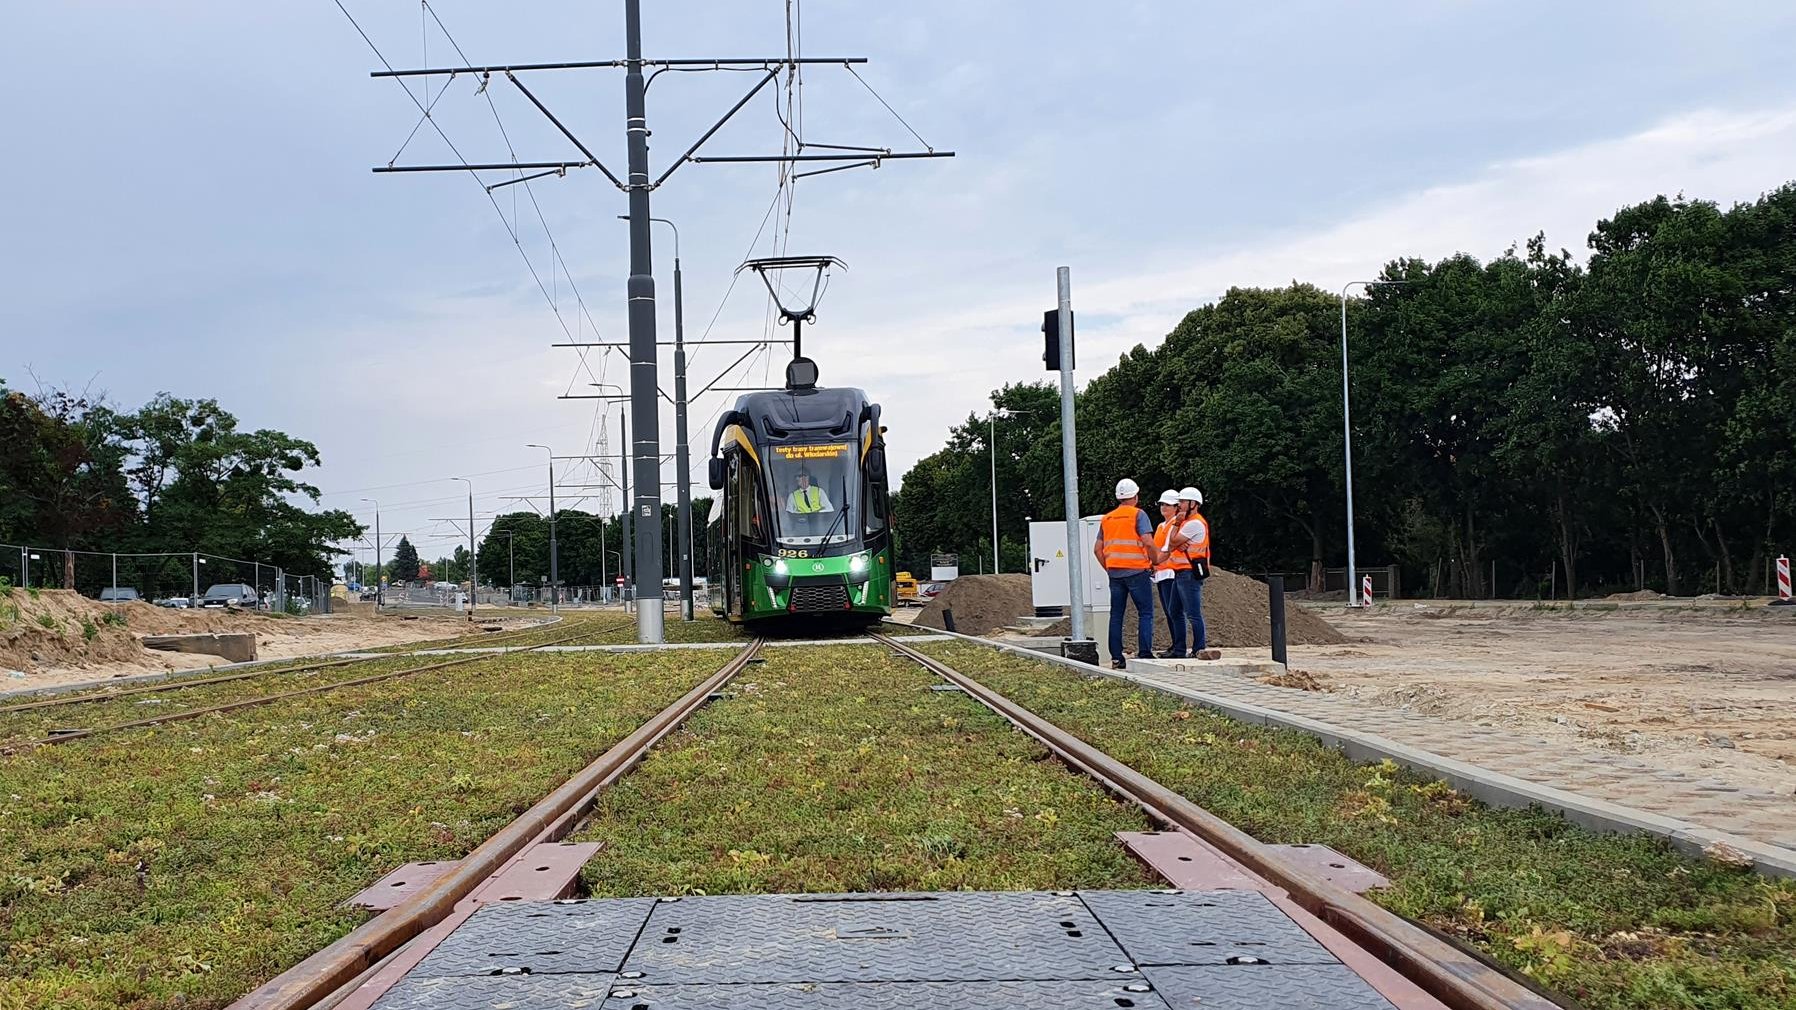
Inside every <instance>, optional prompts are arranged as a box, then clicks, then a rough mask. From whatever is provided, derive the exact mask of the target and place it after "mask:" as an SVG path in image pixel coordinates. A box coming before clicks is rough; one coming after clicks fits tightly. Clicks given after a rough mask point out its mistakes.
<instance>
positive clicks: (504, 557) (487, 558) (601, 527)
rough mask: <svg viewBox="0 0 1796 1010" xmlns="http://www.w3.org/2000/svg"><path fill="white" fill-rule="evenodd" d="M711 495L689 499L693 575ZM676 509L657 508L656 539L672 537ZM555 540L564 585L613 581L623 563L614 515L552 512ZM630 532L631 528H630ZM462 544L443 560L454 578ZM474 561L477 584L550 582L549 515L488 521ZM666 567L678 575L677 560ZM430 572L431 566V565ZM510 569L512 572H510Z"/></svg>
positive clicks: (701, 559) (700, 568)
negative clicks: (659, 516) (478, 575)
mask: <svg viewBox="0 0 1796 1010" xmlns="http://www.w3.org/2000/svg"><path fill="white" fill-rule="evenodd" d="M710 511H711V499H710V498H708V497H707V498H694V499H693V500H692V535H693V540H694V547H693V569H692V570H693V575H694V576H703V575H704V574H705V556H706V552H705V517H706V516H707V515H708V514H710ZM676 515H677V510H676V507H675V506H674V505H673V504H671V503H668V504H663V505H662V506H661V543H662V544H663V546H667V545H672V544H674V543H675V541H676V539H677V538H676V536H675V531H676V529H677V526H676ZM555 527H556V528H555V538H556V541H557V543H558V550H557V553H558V555H559V572H560V575H561V584H562V585H564V586H597V585H604V584H612V583H614V582H615V580H616V579H617V576H618V574H619V572H620V570H621V569H620V566H621V564H622V552H623V551H624V550H626V547H625V543H624V535H623V534H624V530H623V521H622V519H621V517H619V516H600V515H595V514H593V513H590V512H581V511H579V510H576V509H561V510H558V511H557V512H556V513H555ZM632 532H634V531H632ZM466 558H467V548H465V547H461V548H457V549H456V555H455V557H454V558H451V559H447V560H448V563H449V569H448V570H449V571H450V572H451V573H456V572H459V573H460V574H459V575H457V576H455V578H456V579H457V580H459V579H465V578H466V577H467V574H466V567H465V565H464V562H465V560H466ZM476 558H477V563H478V570H479V574H480V582H481V584H482V585H493V586H511V585H513V584H514V581H515V584H517V585H539V586H546V585H548V582H549V519H548V517H547V516H544V515H540V514H538V513H536V512H510V513H506V514H505V515H501V516H497V517H495V518H494V519H493V522H492V526H491V527H490V528H489V529H488V530H487V532H486V534H485V535H484V536H483V537H481V538H480V540H479V543H478V547H477V554H476ZM663 565H665V566H666V570H665V572H664V575H665V576H666V577H667V578H670V579H672V578H678V577H679V574H680V570H679V566H678V559H677V557H676V558H675V559H674V563H672V564H669V563H668V562H666V561H663ZM433 571H434V569H433ZM514 572H515V575H514Z"/></svg>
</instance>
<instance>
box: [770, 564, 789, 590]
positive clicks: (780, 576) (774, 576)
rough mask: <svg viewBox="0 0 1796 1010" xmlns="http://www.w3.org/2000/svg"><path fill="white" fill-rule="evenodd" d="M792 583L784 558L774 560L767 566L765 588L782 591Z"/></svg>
mask: <svg viewBox="0 0 1796 1010" xmlns="http://www.w3.org/2000/svg"><path fill="white" fill-rule="evenodd" d="M791 583H792V576H791V572H790V570H789V569H788V568H787V567H786V560H785V559H784V558H776V559H774V561H773V563H772V564H771V565H769V566H767V586H768V588H770V589H784V588H786V587H787V586H788V585H791Z"/></svg>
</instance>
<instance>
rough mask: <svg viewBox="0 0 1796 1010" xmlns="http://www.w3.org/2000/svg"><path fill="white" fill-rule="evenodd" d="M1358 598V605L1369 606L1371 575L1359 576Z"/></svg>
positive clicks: (1370, 601) (1370, 602)
mask: <svg viewBox="0 0 1796 1010" xmlns="http://www.w3.org/2000/svg"><path fill="white" fill-rule="evenodd" d="M1359 600H1360V603H1359V605H1360V606H1362V607H1369V606H1371V605H1372V576H1370V575H1362V576H1360V580H1359Z"/></svg>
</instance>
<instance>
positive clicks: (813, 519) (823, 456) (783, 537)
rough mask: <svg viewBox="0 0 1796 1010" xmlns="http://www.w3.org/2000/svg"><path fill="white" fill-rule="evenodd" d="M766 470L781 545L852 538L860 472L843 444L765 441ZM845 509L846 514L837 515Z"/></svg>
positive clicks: (841, 540)
mask: <svg viewBox="0 0 1796 1010" xmlns="http://www.w3.org/2000/svg"><path fill="white" fill-rule="evenodd" d="M767 474H768V477H769V479H770V480H771V482H772V484H771V489H772V492H773V504H774V514H775V515H776V516H777V517H778V518H777V519H776V520H775V526H774V528H775V529H776V530H778V538H779V542H780V543H781V544H786V545H791V546H820V545H824V544H839V543H846V542H847V541H849V540H852V539H854V534H855V532H856V526H855V524H854V521H855V519H856V518H857V517H856V515H855V514H854V513H856V512H857V511H858V510H857V509H856V505H857V502H856V501H855V499H856V497H857V492H858V490H859V488H860V476H859V474H858V473H857V472H856V470H855V456H854V453H853V451H852V448H851V446H850V444H849V443H847V442H821V443H815V444H811V445H774V446H769V447H768V450H767ZM845 510H846V511H847V512H849V513H850V514H849V515H843V512H844V511H845Z"/></svg>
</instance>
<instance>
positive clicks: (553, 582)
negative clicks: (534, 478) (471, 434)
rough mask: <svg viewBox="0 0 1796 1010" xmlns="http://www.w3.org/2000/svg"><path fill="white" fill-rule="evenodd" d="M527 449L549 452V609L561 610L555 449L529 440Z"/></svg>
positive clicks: (556, 611)
mask: <svg viewBox="0 0 1796 1010" xmlns="http://www.w3.org/2000/svg"><path fill="white" fill-rule="evenodd" d="M524 448H526V449H541V450H542V451H544V452H546V453H548V454H549V609H550V610H551V611H553V612H555V613H560V612H561V544H560V543H559V542H558V541H557V540H556V539H555V450H553V449H551V448H549V447H548V446H546V445H538V444H536V443H535V442H527V443H525V445H524Z"/></svg>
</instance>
